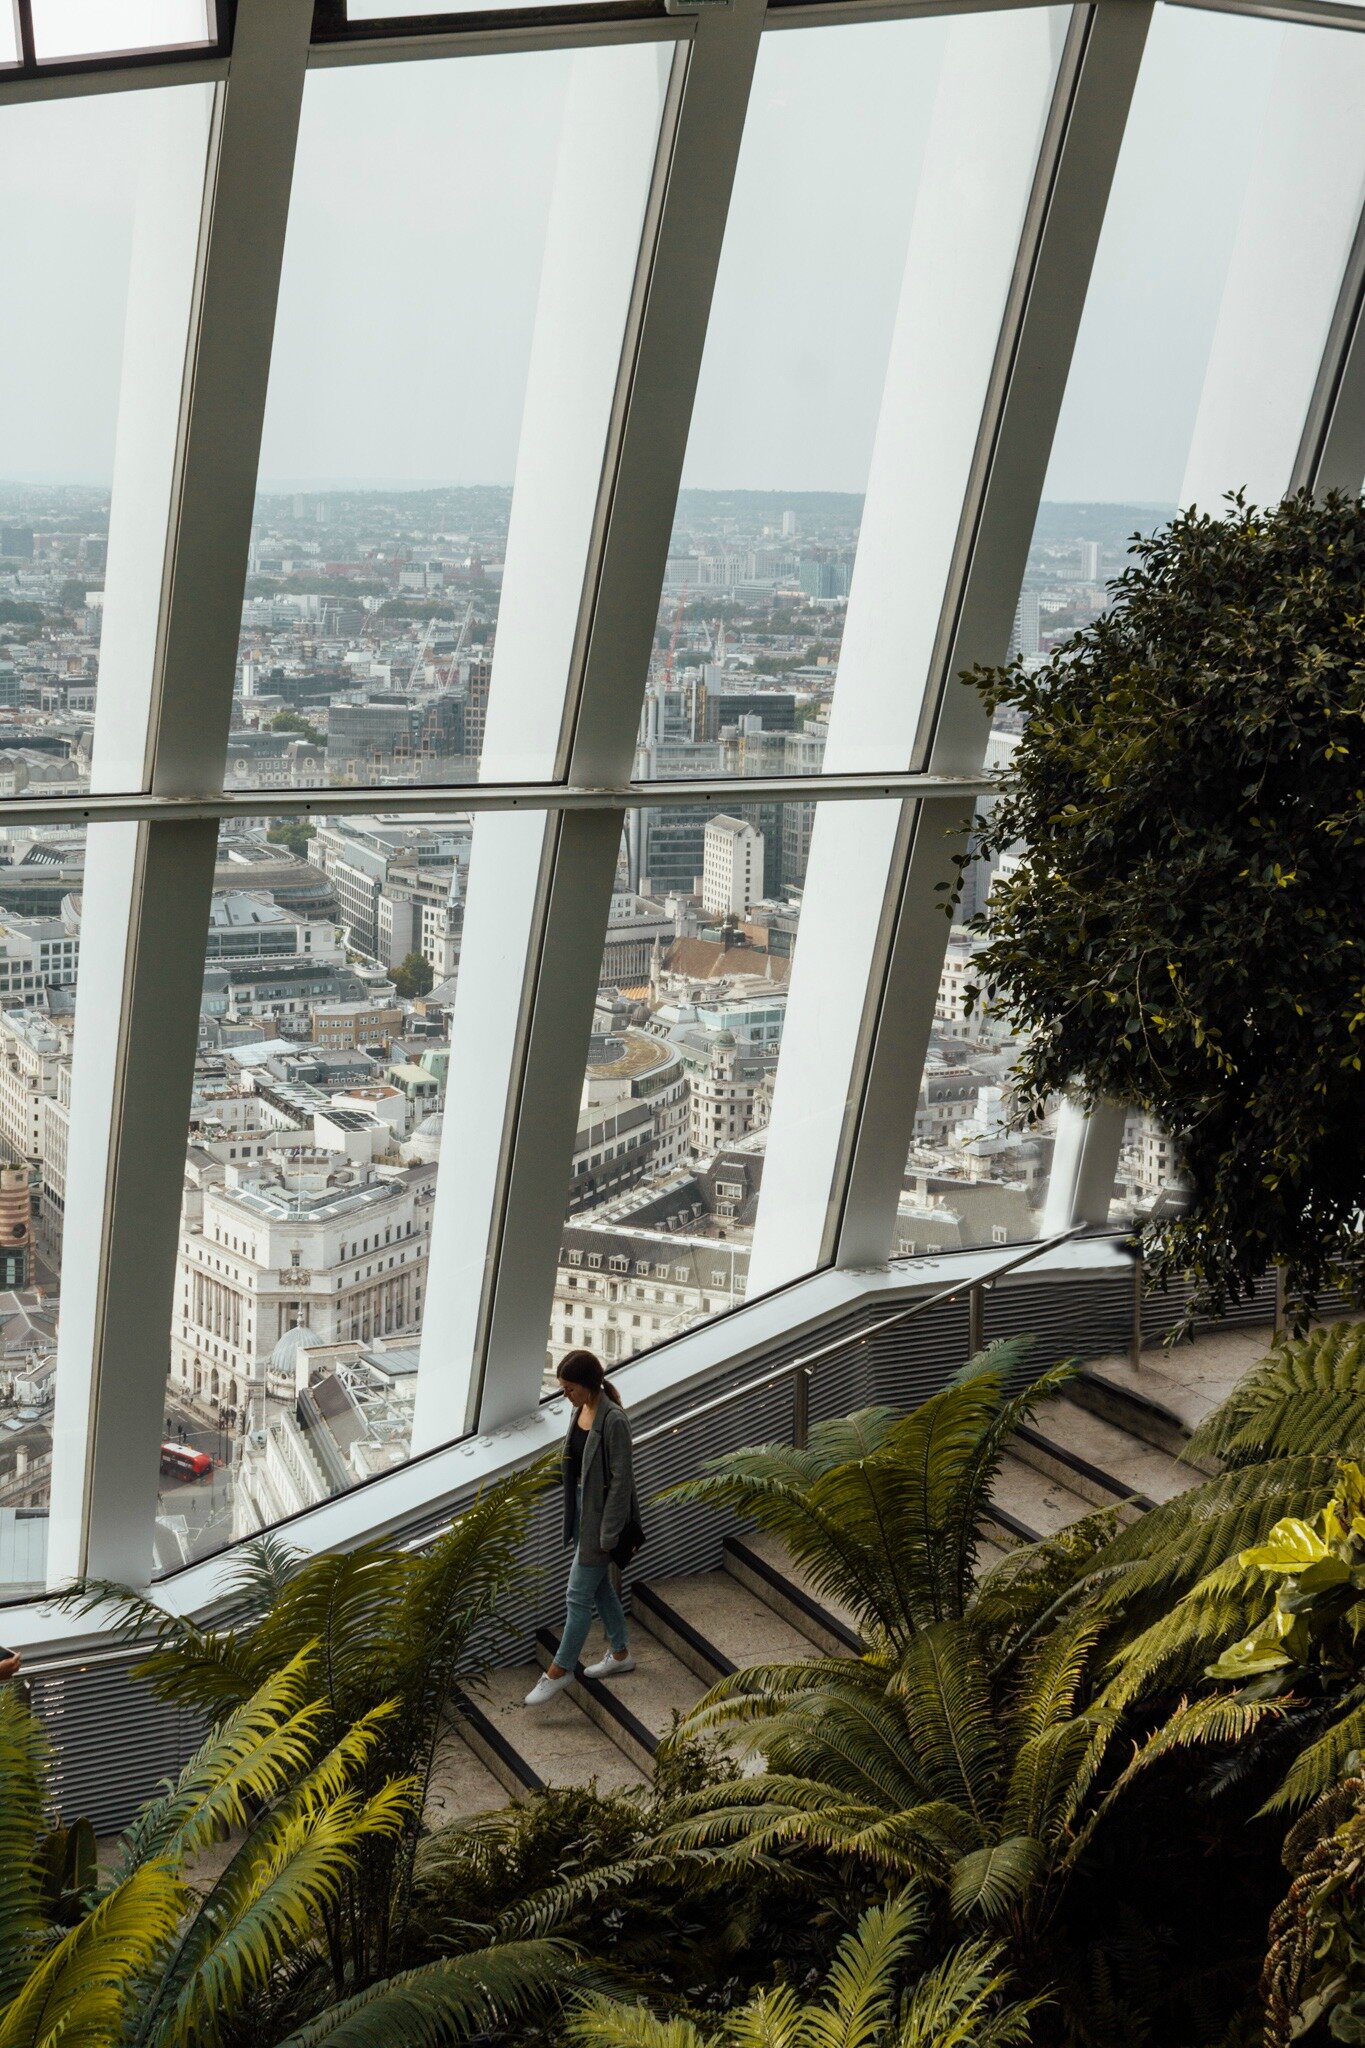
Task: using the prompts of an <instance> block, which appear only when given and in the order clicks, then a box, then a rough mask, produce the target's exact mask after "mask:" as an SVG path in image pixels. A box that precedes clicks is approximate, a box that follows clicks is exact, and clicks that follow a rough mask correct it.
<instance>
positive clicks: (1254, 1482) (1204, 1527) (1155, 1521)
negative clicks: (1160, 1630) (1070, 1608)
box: [1094, 1454, 1337, 1634]
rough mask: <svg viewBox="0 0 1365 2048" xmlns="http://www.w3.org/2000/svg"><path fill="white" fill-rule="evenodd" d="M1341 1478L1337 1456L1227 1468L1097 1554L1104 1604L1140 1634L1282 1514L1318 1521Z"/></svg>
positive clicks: (1098, 1590) (1099, 1597)
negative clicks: (1316, 1516) (1227, 1469)
mask: <svg viewBox="0 0 1365 2048" xmlns="http://www.w3.org/2000/svg"><path fill="white" fill-rule="evenodd" d="M1336 1476H1337V1467H1336V1460H1335V1459H1334V1458H1331V1457H1327V1456H1321V1455H1316V1454H1314V1455H1310V1456H1305V1457H1297V1458H1282V1459H1278V1460H1276V1461H1275V1462H1274V1463H1272V1464H1269V1465H1250V1466H1247V1467H1245V1468H1244V1469H1242V1470H1239V1471H1234V1472H1224V1473H1221V1474H1220V1475H1219V1476H1218V1477H1217V1478H1216V1479H1208V1480H1206V1481H1205V1482H1204V1483H1203V1485H1201V1486H1194V1487H1191V1488H1190V1490H1189V1491H1188V1493H1182V1494H1178V1495H1177V1496H1176V1497H1175V1499H1173V1500H1168V1501H1163V1502H1161V1504H1160V1505H1159V1506H1157V1507H1154V1508H1149V1509H1148V1511H1147V1513H1146V1514H1144V1515H1142V1516H1141V1517H1140V1518H1139V1520H1138V1521H1136V1522H1133V1523H1130V1524H1129V1526H1128V1528H1126V1529H1124V1530H1122V1531H1121V1532H1120V1533H1119V1535H1117V1536H1116V1537H1115V1538H1114V1540H1113V1542H1112V1543H1110V1544H1109V1545H1108V1546H1107V1547H1106V1548H1105V1549H1104V1550H1103V1551H1101V1552H1100V1555H1099V1557H1098V1558H1097V1559H1096V1564H1095V1588H1094V1598H1095V1600H1096V1602H1097V1603H1098V1605H1099V1606H1100V1607H1101V1608H1102V1609H1107V1610H1108V1611H1109V1612H1111V1613H1113V1612H1116V1611H1118V1610H1122V1616H1123V1621H1124V1624H1125V1628H1126V1629H1131V1631H1132V1633H1133V1634H1136V1633H1138V1632H1139V1630H1140V1629H1142V1628H1145V1627H1146V1626H1148V1624H1149V1622H1150V1621H1152V1620H1153V1619H1155V1617H1156V1615H1157V1614H1158V1613H1160V1612H1162V1611H1164V1609H1165V1608H1166V1606H1167V1605H1168V1604H1169V1603H1170V1601H1172V1600H1173V1599H1176V1598H1178V1597H1179V1596H1180V1595H1181V1594H1182V1593H1184V1592H1187V1591H1188V1589H1189V1588H1190V1587H1191V1586H1193V1585H1195V1584H1197V1583H1198V1581H1199V1580H1200V1579H1203V1578H1205V1577H1206V1576H1207V1575H1208V1573H1209V1572H1211V1571H1214V1570H1216V1568H1217V1567H1218V1566H1219V1565H1222V1564H1224V1563H1226V1562H1227V1560H1228V1559H1229V1558H1232V1557H1236V1556H1237V1554H1238V1552H1239V1551H1242V1550H1247V1549H1250V1548H1251V1547H1252V1546H1253V1545H1254V1544H1257V1543H1261V1542H1264V1540H1265V1538H1266V1536H1267V1535H1268V1534H1269V1532H1270V1530H1271V1529H1272V1528H1273V1527H1274V1525H1275V1523H1276V1522H1277V1521H1279V1520H1280V1519H1281V1517H1282V1516H1285V1515H1301V1516H1304V1517H1305V1518H1310V1519H1311V1517H1312V1516H1313V1515H1315V1514H1317V1513H1318V1512H1319V1510H1320V1509H1321V1508H1322V1507H1323V1506H1325V1504H1326V1502H1327V1501H1328V1500H1329V1499H1330V1498H1331V1494H1332V1491H1333V1488H1334V1487H1335V1484H1336Z"/></svg>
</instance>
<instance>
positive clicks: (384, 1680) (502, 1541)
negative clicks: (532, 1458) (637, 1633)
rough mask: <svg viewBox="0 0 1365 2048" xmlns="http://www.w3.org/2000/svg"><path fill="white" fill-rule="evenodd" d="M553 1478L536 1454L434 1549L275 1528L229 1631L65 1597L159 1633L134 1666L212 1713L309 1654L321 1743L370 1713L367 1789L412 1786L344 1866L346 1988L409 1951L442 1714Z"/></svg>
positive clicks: (340, 1928) (134, 1600) (488, 1628)
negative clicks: (346, 1542)
mask: <svg viewBox="0 0 1365 2048" xmlns="http://www.w3.org/2000/svg"><path fill="white" fill-rule="evenodd" d="M550 1477H551V1475H550V1465H549V1461H541V1462H539V1463H537V1464H535V1465H533V1466H532V1467H530V1468H529V1469H528V1470H526V1471H524V1472H519V1473H516V1474H514V1475H513V1476H512V1477H511V1478H508V1479H505V1480H503V1481H501V1482H499V1483H498V1484H497V1485H496V1486H491V1487H489V1488H487V1489H486V1490H485V1491H484V1492H483V1493H481V1494H480V1495H479V1496H478V1498H477V1499H476V1500H475V1501H474V1502H473V1504H472V1505H471V1506H470V1507H469V1508H467V1509H466V1510H465V1512H464V1513H463V1514H461V1515H460V1516H459V1518H458V1519H457V1520H456V1521H455V1522H454V1523H453V1524H452V1525H451V1527H450V1528H449V1529H448V1530H446V1531H445V1532H444V1533H443V1534H442V1535H441V1536H439V1537H438V1538H437V1539H436V1541H435V1542H433V1543H432V1544H431V1545H430V1547H429V1548H427V1549H425V1550H403V1549H399V1548H398V1547H397V1546H395V1545H392V1544H385V1543H369V1544H365V1545H363V1546H361V1547H360V1548H358V1549H356V1550H351V1551H346V1552H340V1553H330V1554H327V1555H324V1556H320V1557H316V1558H312V1559H310V1560H309V1561H308V1562H306V1563H302V1562H300V1560H299V1559H298V1558H297V1556H295V1555H294V1554H293V1553H291V1552H290V1551H289V1550H288V1549H287V1548H286V1547H285V1546H284V1545H283V1544H281V1543H280V1542H279V1541H278V1539H276V1538H270V1537H267V1538H264V1539H262V1540H261V1541H260V1542H258V1543H256V1544H252V1545H248V1546H247V1547H246V1549H245V1550H244V1552H243V1555H242V1559H241V1563H240V1565H239V1568H238V1572H237V1576H236V1580H235V1583H234V1585H233V1586H232V1588H231V1596H232V1597H231V1604H232V1605H233V1606H234V1607H235V1609H236V1619H235V1620H234V1622H233V1623H232V1625H230V1626H228V1627H225V1628H221V1629H205V1628H199V1627H197V1626H196V1625H195V1624H194V1623H193V1622H190V1621H186V1620H184V1619H182V1618H180V1617H179V1616H172V1615H168V1614H167V1613H166V1611H165V1610H164V1609H163V1608H161V1607H158V1606H156V1605H155V1604H154V1603H153V1602H151V1601H149V1600H147V1599H146V1598H144V1597H143V1596H141V1595H139V1594H137V1593H134V1592H131V1591H130V1590H129V1589H128V1588H126V1587H122V1586H113V1585H109V1584H106V1583H95V1582H87V1583H86V1584H85V1585H83V1586H81V1587H80V1588H78V1589H77V1590H76V1591H75V1592H74V1593H72V1594H71V1595H68V1596H67V1598H68V1601H69V1603H71V1604H74V1605H77V1606H78V1607H80V1608H81V1609H82V1610H87V1609H89V1608H92V1607H100V1608H103V1609H104V1610H105V1611H106V1612H109V1611H110V1610H112V1620H113V1623H114V1626H115V1628H116V1629H117V1630H118V1631H119V1632H121V1633H122V1634H123V1635H124V1636H125V1637H126V1638H129V1639H133V1640H137V1639H138V1638H144V1639H145V1638H150V1639H151V1642H150V1649H149V1654H148V1655H147V1657H146V1659H145V1660H144V1661H143V1663H141V1664H140V1665H139V1666H138V1667H137V1672H138V1675H139V1676H141V1677H144V1678H146V1679H148V1680H149V1681H150V1682H151V1684H152V1685H153V1686H154V1687H155V1689H156V1690H157V1691H158V1692H159V1693H160V1694H161V1695H162V1697H163V1698H165V1699H168V1700H173V1701H175V1702H176V1703H177V1704H179V1705H182V1706H188V1707H191V1708H195V1709H197V1710H198V1711H199V1712H200V1713H201V1714H202V1715H203V1717H204V1719H205V1720H206V1721H208V1720H213V1719H216V1718H218V1717H219V1716H220V1715H222V1714H224V1713H228V1714H231V1713H232V1712H234V1711H236V1710H237V1709H238V1708H239V1707H241V1706H242V1704H243V1703H244V1702H246V1701H247V1700H249V1699H251V1698H252V1697H253V1695H255V1693H256V1692H257V1690H258V1688H260V1687H261V1686H262V1685H263V1684H266V1683H268V1682H269V1681H270V1679H271V1678H272V1676H273V1675H275V1674H277V1673H278V1672H280V1671H281V1670H283V1669H285V1668H287V1667H289V1666H290V1665H291V1664H292V1663H293V1662H294V1660H295V1659H297V1658H298V1657H299V1656H300V1655H302V1654H304V1653H305V1652H306V1653H307V1656H308V1660H309V1669H310V1671H312V1672H313V1673H314V1684H315V1689H316V1695H317V1701H318V1716H319V1722H318V1725H319V1733H320V1736H321V1738H322V1739H324V1740H325V1741H327V1742H329V1743H335V1742H338V1741H340V1740H341V1738H342V1735H343V1733H344V1732H345V1731H346V1730H348V1729H350V1728H353V1727H354V1726H356V1725H357V1724H358V1723H361V1722H364V1723H365V1725H367V1726H368V1727H369V1728H370V1730H371V1740H370V1742H369V1743H368V1745H367V1749H366V1753H365V1756H364V1758H363V1759H362V1760H361V1761H360V1764H359V1778H358V1785H359V1788H360V1789H361V1790H362V1791H364V1792H370V1793H373V1792H375V1791H376V1790H377V1789H378V1787H379V1786H381V1785H383V1784H385V1783H388V1782H390V1781H392V1780H402V1781H403V1782H404V1783H410V1785H411V1787H412V1797H411V1798H410V1799H409V1800H408V1801H407V1802H406V1804H405V1807H404V1811H403V1816H402V1819H401V1822H400V1823H399V1825H397V1826H396V1827H395V1828H394V1829H393V1830H391V1831H386V1832H384V1833H382V1834H376V1833H371V1834H370V1835H369V1836H368V1837H367V1839H366V1841H365V1843H364V1845H363V1847H362V1849H361V1850H360V1852H359V1853H358V1854H357V1856H356V1857H355V1858H354V1859H353V1862H352V1865H351V1866H350V1867H349V1868H348V1869H347V1871H346V1872H345V1873H344V1875H343V1877H342V1880H341V1893H342V1903H341V1906H340V1907H339V1910H338V1914H337V1935H336V1942H337V1951H336V1954H335V1955H334V1957H333V1967H334V1973H335V1975H336V1977H337V1981H338V1983H340V1982H341V1980H342V1979H343V1978H344V1979H345V1980H346V1981H347V1982H348V1983H352V1984H354V1985H357V1986H359V1985H364V1984H367V1983H370V1982H372V1981H375V1980H377V1979H379V1978H383V1977H386V1976H387V1975H388V1974H389V1973H390V1971H391V1970H392V1969H393V1968H394V1967H395V1964H396V1963H397V1961H398V1960H400V1958H401V1931H402V1928H403V1926H404V1923H405V1920H406V1916H407V1907H408V1901H409V1898H410V1894H411V1886H412V1877H413V1864H414V1857H415V1854H416V1848H417V1842H418V1837H419V1834H420V1827H421V1814H422V1810H423V1807H424V1805H425V1802H426V1797H427V1792H428V1788H429V1784H430V1778H431V1772H432V1768H433V1764H434V1761H435V1757H436V1752H437V1749H438V1746H439V1743H440V1741H441V1738H442V1734H443V1730H444V1717H445V1709H446V1706H447V1703H448V1701H449V1699H450V1695H451V1692H452V1690H453V1688H454V1686H455V1684H456V1682H457V1679H459V1678H461V1677H463V1678H465V1679H469V1678H471V1677H472V1676H474V1675H475V1673H476V1672H477V1668H478V1663H479V1654H480V1650H481V1649H482V1650H483V1651H484V1652H485V1653H486V1651H487V1649H488V1648H489V1647H490V1646H491V1644H492V1642H493V1641H494V1640H495V1637H496V1631H497V1629H498V1628H499V1627H500V1626H502V1625H504V1624H503V1621H502V1614H503V1610H504V1608H505V1605H506V1603H507V1601H508V1597H509V1595H510V1593H511V1590H512V1588H513V1586H514V1584H515V1582H516V1579H517V1577H518V1575H519V1574H520V1573H521V1572H522V1570H523V1569H524V1563H523V1559H524V1545H525V1536H526V1526H527V1520H528V1517H529V1515H530V1511H531V1508H532V1505H533V1504H534V1502H535V1500H536V1498H537V1496H538V1495H539V1494H540V1493H541V1492H542V1491H543V1490H544V1488H545V1487H546V1485H547V1484H549V1483H550ZM381 1708H382V1709H383V1710H384V1711H383V1712H382V1713H380V1712H378V1711H377V1710H379V1709H381Z"/></svg>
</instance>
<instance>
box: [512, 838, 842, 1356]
mask: <svg viewBox="0 0 1365 2048" xmlns="http://www.w3.org/2000/svg"><path fill="white" fill-rule="evenodd" d="M815 808H816V807H815V805H813V804H797V803H764V804H744V805H740V806H737V807H736V809H735V810H734V812H733V813H730V814H722V815H718V814H717V810H716V806H714V805H711V806H710V807H708V808H707V809H706V810H704V811H703V810H701V809H698V810H697V812H695V813H694V812H693V811H692V809H691V807H690V806H684V807H683V808H682V809H681V810H674V811H672V812H670V811H668V810H666V809H662V808H660V809H655V810H652V811H649V812H642V811H633V812H631V813H630V814H629V817H628V822H627V830H626V835H625V838H624V840H623V843H622V851H621V861H620V867H619V871H618V875H617V889H616V892H615V894H614V895H613V897H612V905H611V917H610V922H609V925H608V928H607V934H606V942H605V945H604V947H603V953H602V970H601V981H600V985H599V991H598V998H597V1009H596V1013H595V1015H594V1019H593V1035H592V1041H591V1044H590V1046H589V1050H588V1058H587V1063H586V1069H585V1073H584V1079H583V1093H582V1100H581V1108H580V1117H579V1129H578V1136H577V1140H576V1143H575V1147H574V1157H573V1165H572V1172H571V1179H570V1185H569V1199H568V1207H567V1214H566V1217H565V1223H564V1232H563V1237H562V1240H561V1249H560V1259H559V1268H558V1273H557V1277H556V1284H555V1301H554V1310H553V1315H552V1319H551V1327H550V1332H549V1338H548V1345H547V1385H552V1369H553V1365H554V1362H555V1361H556V1360H557V1359H559V1358H562V1357H563V1355H564V1353H565V1352H566V1351H567V1350H569V1349H571V1348H572V1347H574V1346H576V1345H580V1344H581V1345H586V1346H587V1347H588V1348H589V1349H591V1350H593V1351H596V1352H597V1353H598V1354H599V1356H600V1357H601V1358H603V1359H604V1360H605V1362H606V1363H607V1364H608V1365H615V1364H619V1363H620V1362H621V1360H623V1359H625V1358H629V1357H632V1356H633V1355H634V1354H635V1353H636V1352H640V1351H647V1350H649V1349H650V1348H651V1347H652V1346H653V1345H655V1344H660V1343H662V1342H663V1341H664V1340H665V1339H666V1338H668V1337H675V1336H678V1335H679V1334H680V1333H681V1332H682V1331H684V1330H687V1329H691V1328H692V1327H694V1326H695V1325H696V1324H698V1323H702V1322H706V1321H708V1320H709V1319H710V1318H711V1317H713V1316H716V1315H720V1314H722V1313H723V1312H724V1311H725V1310H727V1309H731V1308H736V1307H738V1306H739V1304H740V1303H741V1302H742V1301H743V1300H744V1298H745V1292H746V1288H747V1284H748V1266H749V1247H750V1245H751V1243H752V1241H753V1234H754V1226H755V1222H756V1220H757V1216H758V1211H759V1203H760V1199H761V1196H762V1188H763V1164H764V1155H765V1149H766V1142H767V1129H768V1122H769V1117H770V1114H771V1109H772V1099H773V1089H774V1085H775V1083H776V1079H777V1069H778V1061H779V1057H780V1055H781V1051H782V1031H783V1025H784V1022H785V1019H786V1011H787V988H788V983H789V981H790V979H791V972H792V962H793V959H794V957H795V953H796V945H797V935H798V931H799V927H800V918H801V889H802V884H803V882H804V880H805V873H806V859H807V854H808V852H809V848H810V836H811V829H812V826H813V823H814V814H815ZM660 819H667V820H669V827H670V831H669V848H670V859H671V860H672V862H673V864H674V865H675V866H676V868H677V869H678V872H679V876H680V877H681V873H682V869H683V868H684V867H690V869H691V873H690V875H689V877H688V879H687V882H686V884H685V886H684V885H681V882H680V886H679V889H678V891H677V892H676V893H663V892H661V893H660V894H658V895H655V896H642V895H640V894H639V893H638V892H636V891H634V890H632V889H631V888H630V886H629V873H628V870H629V862H630V851H629V846H630V841H631V839H632V837H634V836H637V835H639V834H640V833H648V832H649V831H650V830H651V829H654V828H653V826H652V825H651V823H650V821H651V820H660ZM820 1199H821V1200H822V1201H823V1199H824V1196H823V1191H821V1196H820Z"/></svg>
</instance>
